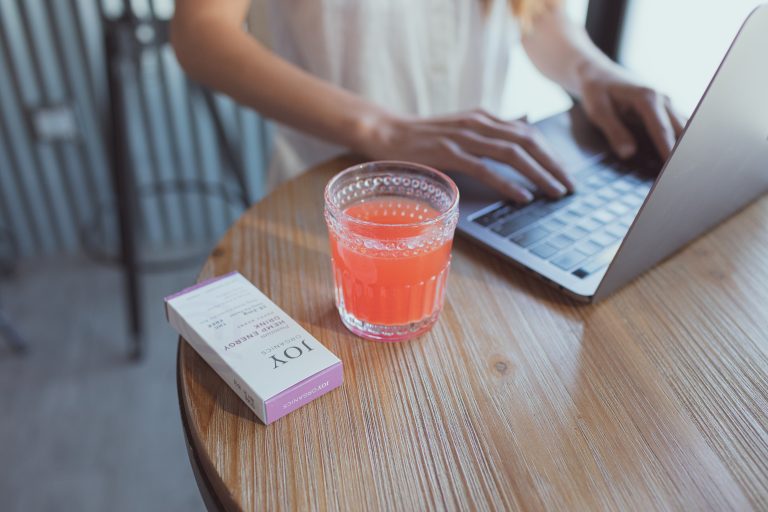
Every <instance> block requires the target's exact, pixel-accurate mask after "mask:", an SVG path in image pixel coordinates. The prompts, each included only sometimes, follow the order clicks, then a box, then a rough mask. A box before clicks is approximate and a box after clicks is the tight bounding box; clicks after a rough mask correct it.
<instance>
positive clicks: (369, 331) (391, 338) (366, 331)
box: [338, 303, 440, 342]
mask: <svg viewBox="0 0 768 512" xmlns="http://www.w3.org/2000/svg"><path fill="white" fill-rule="evenodd" d="M338 310H339V316H341V321H342V323H343V324H344V326H345V327H346V328H347V329H349V330H350V331H352V332H353V333H354V334H357V335H358V336H360V337H362V338H366V339H369V340H373V341H382V342H396V341H405V340H409V339H411V338H415V337H417V336H420V335H422V334H424V333H425V332H427V331H428V330H430V329H431V328H432V326H433V325H435V322H437V317H438V316H439V315H440V310H437V311H435V312H434V313H432V314H431V315H430V316H428V317H426V318H423V319H422V320H419V321H418V322H411V323H408V324H404V325H378V324H372V323H369V322H366V321H364V320H359V319H357V318H355V317H354V316H352V314H350V313H349V312H347V310H346V309H344V304H343V303H342V304H339V306H338Z"/></svg>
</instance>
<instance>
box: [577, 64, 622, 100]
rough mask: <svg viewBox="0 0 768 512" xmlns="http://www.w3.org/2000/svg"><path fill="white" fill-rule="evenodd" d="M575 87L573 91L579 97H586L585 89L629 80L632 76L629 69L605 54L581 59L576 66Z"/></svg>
mask: <svg viewBox="0 0 768 512" xmlns="http://www.w3.org/2000/svg"><path fill="white" fill-rule="evenodd" d="M574 75H575V80H574V83H575V87H574V90H573V91H571V93H573V94H574V95H575V96H576V97H577V98H583V97H584V91H585V90H587V89H589V88H590V87H594V86H595V85H600V84H604V83H606V82H617V81H619V82H627V81H631V77H630V76H629V74H628V73H627V71H626V70H625V69H624V68H622V67H621V66H619V65H618V64H616V63H615V62H613V61H612V60H610V59H608V58H607V57H605V56H603V55H599V56H596V57H591V58H584V59H581V60H580V61H579V62H578V63H576V65H575V67H574Z"/></svg>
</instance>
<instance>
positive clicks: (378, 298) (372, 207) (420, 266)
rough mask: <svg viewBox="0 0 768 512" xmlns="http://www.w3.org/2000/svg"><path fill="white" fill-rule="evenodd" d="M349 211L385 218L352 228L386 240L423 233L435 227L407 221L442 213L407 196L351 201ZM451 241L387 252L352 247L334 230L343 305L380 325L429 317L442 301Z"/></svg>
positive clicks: (356, 215)
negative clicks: (404, 252)
mask: <svg viewBox="0 0 768 512" xmlns="http://www.w3.org/2000/svg"><path fill="white" fill-rule="evenodd" d="M345 213H346V214H347V215H349V216H351V217H354V218H356V219H360V220H365V221H369V222H374V223H376V224H384V226H371V227H365V226H364V227H360V226H354V227H352V228H350V230H351V231H352V234H358V235H364V236H365V237H367V238H374V239H375V240H377V241H380V242H383V243H387V242H392V241H398V240H400V241H402V239H407V238H412V237H416V236H419V235H424V234H426V232H427V230H429V229H434V227H425V226H413V225H408V224H413V223H417V222H423V221H428V220H430V219H434V218H436V217H437V216H439V212H438V211H437V210H435V209H434V208H432V207H431V206H430V205H429V204H428V203H426V202H421V201H418V200H413V199H405V198H377V199H372V200H369V201H367V202H365V203H360V204H356V205H353V206H350V207H349V208H347V209H346V210H345ZM392 243H393V244H394V245H396V246H397V242H392ZM451 243H452V240H450V239H449V240H446V241H445V242H444V243H442V244H439V245H437V246H434V247H428V248H413V250H408V252H407V254H403V250H399V251H395V250H393V251H391V253H387V251H381V250H378V251H376V250H373V251H369V250H365V249H362V248H353V247H350V246H349V244H344V243H342V242H341V241H340V240H338V238H337V237H336V236H335V235H333V234H332V235H331V251H332V256H333V267H334V268H333V270H334V274H335V276H336V286H337V288H338V289H340V290H338V291H337V293H338V294H340V297H341V300H343V304H344V308H345V309H346V311H347V312H348V313H350V314H351V315H353V316H354V317H355V318H357V319H358V320H362V321H365V322H369V323H373V324H378V325H403V324H409V323H413V322H418V321H420V320H423V319H425V318H427V317H430V316H431V315H432V314H433V313H436V312H437V311H438V309H439V308H440V306H441V304H442V296H443V293H444V290H445V279H446V277H447V273H448V265H449V262H450V256H451ZM400 247H403V245H402V242H401V244H400ZM404 249H405V248H404Z"/></svg>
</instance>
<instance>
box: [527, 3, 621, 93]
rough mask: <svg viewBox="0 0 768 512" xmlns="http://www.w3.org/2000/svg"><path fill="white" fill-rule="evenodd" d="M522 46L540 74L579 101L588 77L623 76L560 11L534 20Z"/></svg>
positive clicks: (580, 29) (585, 34) (583, 31)
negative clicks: (601, 75)
mask: <svg viewBox="0 0 768 512" xmlns="http://www.w3.org/2000/svg"><path fill="white" fill-rule="evenodd" d="M523 46H524V48H525V51H526V53H527V54H528V56H529V57H530V58H531V61H532V62H533V64H534V65H535V66H536V67H537V69H538V70H539V71H541V72H542V73H543V74H544V75H545V76H546V77H547V78H549V79H550V80H553V81H555V82H557V83H558V84H560V85H561V86H562V87H563V88H565V89H566V90H567V91H568V92H570V93H571V94H573V95H574V96H576V97H579V98H580V97H582V95H583V88H584V86H585V83H587V81H588V79H589V77H590V76H591V75H594V74H596V73H606V72H609V73H623V71H622V70H621V68H620V67H619V66H617V65H616V64H615V63H614V62H613V61H611V60H610V59H609V58H608V57H606V56H605V54H603V52H601V51H600V49H598V48H597V47H596V46H595V45H594V43H593V42H592V41H591V40H590V38H589V36H588V35H587V32H586V30H584V27H582V26H580V25H577V24H576V23H574V22H572V21H571V20H570V19H569V18H568V16H567V15H566V14H565V13H564V12H563V11H562V9H553V10H552V11H550V12H548V13H546V14H543V15H542V16H540V17H539V18H537V19H536V20H535V23H534V25H533V27H531V30H530V31H529V32H528V33H526V34H525V35H524V36H523Z"/></svg>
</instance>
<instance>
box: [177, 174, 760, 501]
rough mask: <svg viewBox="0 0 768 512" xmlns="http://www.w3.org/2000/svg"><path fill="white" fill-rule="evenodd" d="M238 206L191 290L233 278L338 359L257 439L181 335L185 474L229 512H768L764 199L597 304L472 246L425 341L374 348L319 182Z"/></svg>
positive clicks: (459, 260)
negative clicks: (328, 223) (195, 474)
mask: <svg viewBox="0 0 768 512" xmlns="http://www.w3.org/2000/svg"><path fill="white" fill-rule="evenodd" d="M352 163H354V162H353V161H350V160H345V159H339V160H335V161H332V162H330V163H328V164H326V165H322V166H320V167H318V168H317V169H314V170H312V171H311V172H309V173H307V174H305V175H303V176H302V177H300V178H299V179H297V180H295V181H293V182H290V183H287V184H285V185H283V186H282V187H281V188H279V189H278V190H276V191H275V192H274V193H273V194H272V195H271V196H269V197H268V198H266V199H265V200H264V201H262V202H260V203H258V204H256V205H254V206H253V207H252V208H251V209H250V210H248V211H247V212H246V213H245V214H244V215H243V216H242V217H241V218H240V219H239V220H238V221H237V222H236V223H235V224H234V225H233V226H232V227H231V229H230V230H229V231H228V232H227V234H226V235H225V236H224V237H223V238H222V240H221V242H220V243H219V244H218V246H217V247H216V248H215V249H214V250H213V252H212V253H211V256H210V258H209V259H208V261H207V263H206V264H205V266H204V268H203V270H202V272H201V274H200V279H204V278H208V277H211V276H215V275H219V274H223V273H225V272H229V271H231V270H238V271H240V272H242V273H243V274H244V275H245V276H247V277H248V278H249V279H251V280H252V281H253V282H254V283H255V284H256V285H257V286H258V287H259V288H260V289H261V290H263V291H264V292H265V293H266V294H267V295H268V296H270V297H271V298H272V299H273V300H274V301H275V302H276V303H277V304H279V305H280V306H281V307H282V308H283V309H285V310H286V311H287V312H288V313H289V314H290V315H291V316H293V317H294V318H295V319H297V320H298V321H299V322H300V323H301V324H302V325H303V326H304V327H305V328H307V329H308V330H309V331H310V332H311V333H312V334H313V335H314V336H315V337H317V338H318V339H319V340H320V341H322V343H324V344H325V345H326V346H327V347H328V348H329V349H330V350H331V351H333V352H334V353H335V354H337V355H338V356H339V357H340V358H341V359H342V360H343V362H344V368H345V382H344V385H343V386H342V388H340V389H338V390H336V391H333V392H332V393H330V394H328V395H326V396H325V397H322V398H320V399H318V400H316V401H314V402H312V403H310V404H309V405H307V406H305V407H303V408H302V409H300V410H298V411H297V412H294V413H292V414H290V415H288V416H286V417H285V418H283V419H281V420H279V421H277V422H276V423H274V424H272V425H270V426H268V427H265V426H264V425H263V424H262V423H261V422H259V420H257V419H256V417H255V416H254V415H253V414H252V413H251V412H250V411H249V409H248V408H247V407H246V405H245V404H244V403H242V402H241V401H240V399H239V398H238V397H237V396H236V395H235V394H234V393H233V392H232V391H230V389H229V388H228V387H227V385H226V384H225V383H224V382H223V381H222V380H221V379H219V377H218V376H216V374H214V372H213V371H212V370H211V369H210V368H209V367H208V366H207V365H206V364H205V363H204V362H203V361H202V360H201V359H200V358H199V357H198V356H197V354H196V353H195V352H194V351H193V350H192V349H191V348H190V347H189V346H188V345H187V344H186V343H185V342H183V341H182V342H181V343H180V347H179V359H178V382H179V397H180V406H181V409H182V417H183V418H184V423H185V428H186V430H187V436H188V441H189V445H190V453H191V456H192V458H193V462H194V463H195V464H197V465H198V466H199V468H198V469H199V470H200V473H201V475H200V476H201V478H202V481H204V482H207V484H206V485H208V486H209V487H210V489H211V491H212V494H213V495H214V497H213V498H214V500H215V501H217V502H218V504H219V506H221V507H222V508H225V509H231V510H239V509H243V510H279V509H283V510H294V509H300V510H318V509H342V510H364V509H370V510H400V511H411V510H421V509H462V510H467V509H497V510H498V509H523V510H544V509H550V510H569V511H571V510H584V509H593V510H594V509H613V510H642V511H646V510H656V509H676V510H705V509H711V510H745V509H763V510H765V509H766V508H768V430H767V427H768V374H767V373H768V372H767V370H768V315H767V314H766V313H768V228H767V227H766V221H768V198H763V199H762V200H761V201H758V202H757V203H755V204H753V205H752V206H750V207H748V208H747V209H746V210H745V211H744V212H742V213H741V214H739V215H738V216H736V217H734V218H732V219H730V220H729V221H727V222H725V223H724V224H723V225H721V226H720V227H719V228H718V229H716V230H715V231H713V232H712V233H710V234H708V235H707V236H705V237H703V238H701V239H699V240H698V241H696V242H694V243H693V244H692V245H691V246H689V247H687V248H686V249H685V250H683V251H682V252H681V253H679V254H678V255H676V256H674V257H673V258H671V259H670V260H668V261H667V262H665V263H664V264H662V265H660V266H659V267H657V268H655V269H654V270H653V271H651V272H649V273H647V274H645V275H644V276H642V277H641V278H639V279H637V280H635V281H634V282H633V283H631V284H629V285H628V286H626V287H625V288H624V289H622V290H621V291H620V292H618V293H616V294H615V295H614V296H612V297H611V298H609V299H608V300H606V301H604V302H602V303H599V304H597V305H578V304H576V303H574V302H571V301H569V300H568V299H565V298H563V297H562V296H561V295H559V294H558V293H556V292H555V291H554V290H552V289H550V288H548V287H547V286H545V285H543V284H541V283H540V282H538V281H537V280H535V279H534V278H531V277H528V276H527V275H524V274H523V273H521V272H519V271H516V270H514V269H513V268H512V267H510V266H509V265H508V264H506V263H504V262H503V261H502V260H501V259H499V258H498V257H495V256H493V255H490V254H488V253H486V252H484V251H483V250H481V249H479V248H477V247H475V246H474V245H472V244H471V243H470V242H468V241H466V240H461V239H459V240H457V241H456V243H455V246H454V253H453V266H452V270H451V276H450V278H449V282H448V294H447V298H446V303H445V309H444V311H443V312H442V315H441V317H440V320H439V321H438V323H437V325H436V326H435V327H434V329H433V330H432V331H431V332H430V333H428V334H427V335H425V336H423V337H421V338H419V339H417V340H414V341H410V342H405V343H400V344H380V343H374V342H369V341H364V340H362V339H360V338H356V337H355V336H353V335H351V334H350V333H349V332H347V331H346V329H345V328H344V327H343V326H342V324H341V322H340V320H339V318H338V315H337V314H336V311H335V309H334V305H333V299H332V285H331V272H330V262H329V257H328V250H329V249H328V242H327V235H326V230H325V225H324V221H323V216H322V208H323V198H322V191H323V186H324V185H325V183H326V182H327V181H328V179H329V178H330V177H331V176H332V175H333V174H334V173H335V172H337V171H339V170H341V169H342V168H344V167H346V166H348V165H350V164H352Z"/></svg>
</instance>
